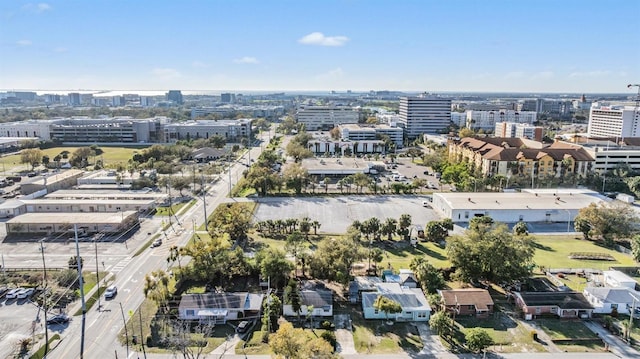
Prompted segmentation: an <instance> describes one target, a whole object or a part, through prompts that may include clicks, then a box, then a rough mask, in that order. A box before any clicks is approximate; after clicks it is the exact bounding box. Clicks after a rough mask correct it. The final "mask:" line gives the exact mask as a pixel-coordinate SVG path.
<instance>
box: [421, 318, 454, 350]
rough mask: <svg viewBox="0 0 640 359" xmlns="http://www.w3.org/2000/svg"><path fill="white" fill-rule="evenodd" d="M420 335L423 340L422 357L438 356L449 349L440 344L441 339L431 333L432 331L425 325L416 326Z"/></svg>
mask: <svg viewBox="0 0 640 359" xmlns="http://www.w3.org/2000/svg"><path fill="white" fill-rule="evenodd" d="M416 328H418V333H420V339H422V344H423V345H424V346H423V347H422V350H421V351H420V355H438V354H443V353H446V352H447V349H446V348H445V347H444V346H443V345H442V342H440V337H439V336H438V335H436V334H433V333H431V329H429V326H428V325H427V324H425V323H419V324H416Z"/></svg>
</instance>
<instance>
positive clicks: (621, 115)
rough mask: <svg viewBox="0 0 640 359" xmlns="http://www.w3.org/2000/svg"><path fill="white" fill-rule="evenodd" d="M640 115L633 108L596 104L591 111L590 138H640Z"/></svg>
mask: <svg viewBox="0 0 640 359" xmlns="http://www.w3.org/2000/svg"><path fill="white" fill-rule="evenodd" d="M639 124H640V115H639V114H638V113H637V112H636V111H634V107H633V106H621V105H609V104H604V103H594V104H593V105H592V106H591V109H590V111H589V127H588V130H587V132H588V133H589V136H594V137H622V138H624V137H640V128H639V126H638V125H639Z"/></svg>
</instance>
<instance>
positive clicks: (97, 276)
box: [93, 234, 102, 311]
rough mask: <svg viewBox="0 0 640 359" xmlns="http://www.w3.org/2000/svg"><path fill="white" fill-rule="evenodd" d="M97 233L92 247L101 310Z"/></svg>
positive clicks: (99, 308)
mask: <svg viewBox="0 0 640 359" xmlns="http://www.w3.org/2000/svg"><path fill="white" fill-rule="evenodd" d="M99 236H100V235H99V234H96V236H95V237H94V238H93V248H94V250H95V253H96V286H97V287H98V311H100V310H101V308H102V305H101V304H100V268H99V267H98V238H99Z"/></svg>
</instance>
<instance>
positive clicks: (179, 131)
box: [164, 118, 251, 143]
mask: <svg viewBox="0 0 640 359" xmlns="http://www.w3.org/2000/svg"><path fill="white" fill-rule="evenodd" d="M215 135H219V136H222V137H224V138H225V139H227V140H228V141H239V140H240V139H242V138H247V139H248V138H249V137H250V136H251V119H246V118H244V119H238V120H219V121H212V120H206V121H188V122H181V123H171V124H167V125H165V126H164V141H165V142H167V143H173V142H177V141H179V140H189V139H198V138H209V137H211V136H215Z"/></svg>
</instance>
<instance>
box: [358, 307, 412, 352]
mask: <svg viewBox="0 0 640 359" xmlns="http://www.w3.org/2000/svg"><path fill="white" fill-rule="evenodd" d="M352 318H353V322H352V324H353V342H354V346H355V348H356V350H357V351H358V353H362V354H394V353H402V352H403V351H406V352H414V353H417V352H419V351H420V350H421V349H422V347H423V346H424V344H423V343H422V339H421V338H420V335H419V334H418V330H417V329H416V327H415V326H413V325H411V324H409V323H394V324H393V325H387V324H385V323H384V321H382V320H365V319H363V318H362V316H360V315H358V314H356V315H353V316H352Z"/></svg>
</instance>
